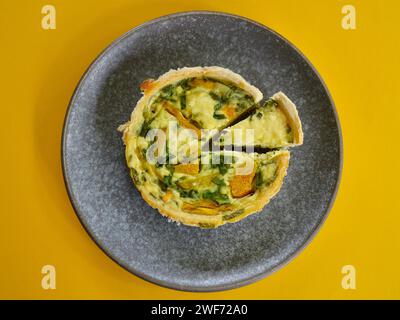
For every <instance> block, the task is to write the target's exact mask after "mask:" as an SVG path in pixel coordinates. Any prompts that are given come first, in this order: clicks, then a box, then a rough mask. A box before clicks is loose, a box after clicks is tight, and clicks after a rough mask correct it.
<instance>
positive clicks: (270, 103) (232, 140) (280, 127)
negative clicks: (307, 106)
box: [219, 92, 303, 149]
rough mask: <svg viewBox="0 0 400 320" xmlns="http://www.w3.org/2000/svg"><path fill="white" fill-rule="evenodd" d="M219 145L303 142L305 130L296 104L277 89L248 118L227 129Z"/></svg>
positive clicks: (271, 145) (264, 145) (266, 145)
mask: <svg viewBox="0 0 400 320" xmlns="http://www.w3.org/2000/svg"><path fill="white" fill-rule="evenodd" d="M219 144H220V145H222V146H228V145H234V146H240V147H243V146H254V147H261V148H269V149H274V148H282V147H292V146H296V145H301V144H303V131H302V127H301V122H300V118H299V115H298V113H297V109H296V106H295V105H294V103H293V102H292V101H290V99H289V98H288V97H287V96H286V95H285V94H284V93H283V92H278V93H276V94H274V95H273V96H272V97H271V98H270V99H269V100H267V101H266V102H265V103H264V104H263V105H262V106H259V107H257V108H256V109H255V110H253V112H252V114H251V115H249V116H248V117H247V118H246V119H244V120H242V121H240V122H238V123H237V124H235V125H233V126H231V127H229V128H227V129H225V130H224V131H223V132H222V134H221V135H220V136H219Z"/></svg>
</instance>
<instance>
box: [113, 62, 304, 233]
mask: <svg viewBox="0 0 400 320" xmlns="http://www.w3.org/2000/svg"><path fill="white" fill-rule="evenodd" d="M141 90H142V92H143V96H142V98H141V99H140V100H139V101H138V103H137V105H136V107H135V108H134V110H133V112H132V115H131V119H130V121H128V122H127V123H125V124H124V125H121V126H120V128H119V130H120V131H122V132H123V141H124V143H125V146H126V149H125V155H126V161H127V165H128V168H129V170H130V175H131V177H132V180H133V182H134V184H135V185H136V187H137V189H138V190H139V192H140V194H141V195H142V197H143V199H144V200H145V201H146V202H147V203H148V204H149V205H150V206H151V207H153V208H156V209H157V210H158V211H159V212H160V213H161V214H162V215H164V216H166V217H168V218H169V219H171V220H173V221H176V222H178V223H183V224H185V225H190V226H197V227H201V228H216V227H219V226H221V225H223V224H226V223H233V222H237V221H239V220H241V219H243V218H245V217H246V216H248V215H250V214H253V213H255V212H259V211H260V210H262V209H263V208H264V207H265V206H266V205H267V203H268V202H269V201H270V199H271V198H272V197H273V196H274V195H276V194H277V193H278V192H279V190H280V188H281V186H282V184H283V180H284V177H285V175H286V172H287V168H288V165H289V158H290V153H289V151H288V150H287V147H291V146H295V145H300V144H302V142H303V133H302V128H301V122H300V119H299V116H298V113H297V110H296V107H295V105H294V104H293V103H292V102H291V101H290V100H289V98H288V97H286V96H285V95H284V94H283V93H281V92H279V93H277V94H275V95H274V96H272V97H271V98H270V99H269V100H267V102H265V103H264V104H260V102H261V100H262V98H263V95H262V93H261V92H260V90H258V89H257V88H256V87H254V86H252V85H250V84H249V83H248V82H247V81H246V80H244V79H243V78H242V77H241V76H240V75H238V74H236V73H234V72H232V71H230V70H228V69H225V68H221V67H194V68H182V69H178V70H171V71H169V72H167V73H165V74H164V75H162V76H161V77H159V78H158V79H157V80H152V79H149V80H146V81H144V82H143V83H142V85H141ZM249 130H250V131H251V130H253V131H255V132H254V133H255V135H254V136H252V141H251V142H250V144H251V146H260V147H263V148H267V149H268V150H270V149H273V151H268V152H263V153H261V152H259V153H257V152H243V151H242V150H238V149H234V150H227V149H229V148H228V147H232V146H235V147H237V146H239V147H243V146H246V147H247V146H248V143H249V142H248V141H247V140H249V139H248V137H246V135H247V134H248V132H250V131H249ZM216 136H217V137H219V145H217V146H215V145H212V144H210V143H209V142H210V139H211V138H214V137H216ZM243 136H244V137H245V140H243V139H242V140H241V139H239V137H242V138H243ZM246 139H247V140H246ZM212 140H213V139H212ZM210 147H212V148H211V149H210ZM216 147H218V148H216ZM220 147H227V149H226V150H224V149H222V150H221V149H220Z"/></svg>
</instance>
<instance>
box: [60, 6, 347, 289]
mask: <svg viewBox="0 0 400 320" xmlns="http://www.w3.org/2000/svg"><path fill="white" fill-rule="evenodd" d="M190 15H216V16H224V17H231V18H235V19H237V20H242V21H246V22H249V23H251V24H254V25H256V26H258V27H260V28H262V29H265V30H266V31H268V32H270V33H272V34H274V35H275V36H276V37H278V38H279V39H281V40H282V41H284V42H285V43H286V44H288V45H289V46H290V47H291V48H292V49H294V50H295V51H296V52H297V53H298V54H299V55H300V56H301V58H302V59H303V60H304V61H305V62H306V63H307V65H308V66H309V67H310V68H311V70H312V71H313V72H314V74H315V75H316V76H317V78H318V80H319V81H320V82H321V84H322V86H323V88H324V90H325V92H326V94H327V97H328V99H329V102H330V104H331V106H332V110H333V115H334V118H335V121H336V125H337V128H338V138H339V170H338V174H337V179H336V184H335V188H334V191H333V193H332V195H331V199H330V201H329V205H328V207H327V209H326V210H325V213H324V214H323V216H322V218H321V219H320V220H319V222H318V223H317V225H316V226H315V227H314V229H313V230H312V232H311V233H310V234H309V235H308V237H307V239H306V241H304V243H303V244H302V245H301V246H299V247H298V248H297V250H296V251H295V252H294V253H292V254H291V255H289V256H288V257H287V258H286V259H285V260H283V261H281V262H280V263H279V264H277V265H276V266H275V267H273V268H271V269H269V270H267V271H263V272H260V273H258V274H256V275H254V276H251V277H248V278H246V279H242V280H238V281H234V282H231V283H226V284H221V285H212V286H193V285H180V284H177V283H176V282H175V283H174V282H171V281H166V280H160V279H157V278H154V277H152V276H150V275H147V274H145V273H143V272H140V271H139V270H136V269H134V268H132V267H130V266H129V265H127V264H125V263H124V262H122V261H120V260H119V258H118V257H114V256H113V254H112V253H111V252H110V250H109V249H108V248H107V246H105V244H104V243H103V241H102V240H101V239H98V238H97V237H96V236H95V235H94V233H93V232H92V231H91V230H90V226H89V224H87V223H86V221H85V219H84V215H82V212H81V210H80V208H79V203H78V201H77V200H76V199H75V197H74V195H73V192H72V190H71V187H70V179H69V176H68V172H67V168H66V149H67V148H66V140H67V138H66V136H67V133H68V132H67V129H68V126H69V122H70V114H71V112H72V110H73V107H72V106H73V105H74V104H75V99H76V97H77V93H78V92H79V90H80V88H81V85H82V83H83V82H84V81H85V80H86V78H87V76H88V75H89V73H90V72H91V71H92V69H93V68H94V66H95V65H96V64H97V63H98V62H99V61H100V60H101V59H102V58H103V56H105V55H106V54H107V53H108V52H109V51H110V50H111V49H113V48H114V47H115V46H116V45H117V44H119V43H120V42H121V41H122V40H123V39H125V38H126V37H128V36H130V35H131V34H133V33H135V32H137V31H139V30H140V29H142V28H144V27H147V26H149V25H152V24H154V23H159V22H162V21H165V20H169V19H171V18H172V19H173V18H176V17H182V16H190ZM61 167H62V175H63V180H64V185H65V188H66V191H67V194H68V198H69V200H70V203H71V205H72V208H73V209H74V212H75V214H76V216H77V217H78V220H79V222H80V223H81V225H82V226H83V228H84V229H85V231H86V233H87V234H88V235H89V237H90V238H91V239H92V240H93V241H94V243H95V244H96V245H97V246H98V247H99V248H100V250H101V251H102V252H103V253H105V254H106V256H108V257H109V258H110V259H111V260H113V261H114V262H115V263H116V264H117V265H119V266H120V267H122V268H123V269H125V270H126V271H128V272H129V273H131V274H133V275H135V276H137V277H139V278H141V279H142V280H145V281H148V282H150V283H153V284H156V285H158V286H161V287H164V288H168V289H173V290H178V291H185V292H217V291H224V290H231V289H235V288H239V287H243V286H246V285H249V284H252V283H255V282H257V281H259V280H261V279H264V278H266V277H267V276H269V275H271V274H272V273H275V272H276V271H278V270H280V269H281V268H283V267H284V266H286V265H287V264H289V263H290V262H291V261H292V260H294V259H295V258H296V257H297V256H298V255H299V254H300V253H301V252H303V251H304V249H305V248H306V247H307V246H308V245H309V244H310V242H311V241H312V240H313V239H314V238H315V237H316V235H317V234H318V232H319V231H320V230H321V228H322V226H323V225H324V224H325V221H326V220H327V218H328V216H329V214H330V212H331V210H332V207H333V204H334V203H335V200H336V197H337V194H338V190H339V186H340V182H341V179H342V173H343V136H342V128H341V124H340V120H339V115H338V112H337V109H336V105H335V102H334V100H333V98H332V95H331V93H330V91H329V89H328V87H327V86H326V84H325V81H324V80H323V78H322V77H321V75H320V74H319V72H318V71H317V69H316V68H315V67H314V65H313V64H312V63H311V62H310V60H309V59H308V58H307V57H306V56H305V55H304V54H303V53H302V52H301V51H300V50H299V49H298V48H297V47H296V46H295V45H294V44H293V43H292V42H290V41H289V40H288V39H286V38H285V37H283V36H282V35H281V34H279V33H278V32H276V31H274V30H273V29H271V28H270V27H268V26H265V25H263V24H261V23H260V22H257V21H255V20H252V19H250V18H247V17H243V16H240V15H237V14H232V13H227V12H222V11H212V10H192V11H181V12H175V13H171V14H167V15H163V16H160V17H158V18H155V19H151V20H148V21H145V22H143V23H141V24H139V25H137V26H136V27H133V28H131V29H129V30H128V31H127V32H125V33H124V34H122V35H121V36H119V37H118V38H116V39H115V40H113V41H112V42H111V43H110V44H108V45H107V46H106V47H105V49H103V50H102V51H101V52H100V53H99V54H98V55H97V56H96V57H95V58H94V59H93V61H92V62H91V63H90V64H89V66H88V67H87V68H86V70H85V72H84V73H83V74H82V76H81V78H80V80H79V81H78V83H77V85H76V87H75V89H74V91H73V93H72V96H71V99H70V101H69V103H68V107H67V109H66V112H65V116H64V122H63V126H62V134H61Z"/></svg>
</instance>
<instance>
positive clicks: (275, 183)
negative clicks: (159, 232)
mask: <svg viewBox="0 0 400 320" xmlns="http://www.w3.org/2000/svg"><path fill="white" fill-rule="evenodd" d="M132 142H133V141H131V140H128V145H127V149H126V157H127V162H128V167H129V168H130V171H131V176H132V179H133V181H134V182H135V185H136V187H137V189H138V190H139V191H140V193H141V195H142V197H143V198H144V199H145V200H146V202H147V203H148V204H149V205H150V206H152V207H153V208H156V209H158V211H159V212H160V213H161V214H163V215H165V216H167V217H168V218H170V219H172V220H174V221H177V222H181V223H184V224H186V225H192V226H199V227H202V228H216V227H218V226H220V225H223V224H225V223H228V222H236V221H238V220H241V219H243V218H244V217H246V216H248V215H249V214H252V213H255V212H258V211H260V210H261V209H262V208H263V207H264V206H265V205H266V204H267V203H268V202H269V200H270V199H271V198H272V197H273V196H274V195H275V194H276V193H277V192H278V191H279V189H280V187H281V185H282V183H283V178H284V176H285V175H286V170H287V167H288V164H289V157H290V156H289V152H288V151H286V150H283V151H273V152H269V153H265V154H257V153H244V152H238V151H216V152H206V153H203V154H202V155H201V157H200V159H198V160H197V161H195V162H194V163H187V164H176V165H171V164H164V165H151V164H149V163H148V162H146V161H144V160H143V159H142V157H141V155H140V152H139V153H137V151H136V148H135V147H134V144H131V143H132ZM198 162H199V165H198ZM182 167H186V168H187V169H188V170H182ZM193 167H196V170H190V168H193Z"/></svg>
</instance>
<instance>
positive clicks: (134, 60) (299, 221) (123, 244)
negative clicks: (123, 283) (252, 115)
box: [62, 12, 342, 291]
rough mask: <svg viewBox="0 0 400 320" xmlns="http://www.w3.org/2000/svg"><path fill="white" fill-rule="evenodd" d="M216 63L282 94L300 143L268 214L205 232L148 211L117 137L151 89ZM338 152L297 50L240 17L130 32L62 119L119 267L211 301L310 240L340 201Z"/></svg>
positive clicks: (70, 175) (89, 202) (327, 113)
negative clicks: (206, 294)
mask: <svg viewBox="0 0 400 320" xmlns="http://www.w3.org/2000/svg"><path fill="white" fill-rule="evenodd" d="M211 65H217V66H222V67H226V68H229V69H231V70H233V71H235V72H237V73H239V74H241V75H242V76H243V77H244V78H245V79H247V80H248V81H250V82H251V83H252V84H254V85H255V86H257V87H258V88H259V89H260V90H261V91H262V92H263V93H264V97H268V96H270V95H272V94H273V93H275V92H277V91H279V90H282V91H283V92H285V93H286V94H287V95H288V96H289V97H290V98H291V99H292V100H293V101H294V102H295V103H296V105H297V106H298V110H299V114H300V117H301V120H302V123H303V129H304V136H305V142H304V145H303V146H301V147H299V148H294V149H292V157H291V161H290V162H291V163H290V166H289V171H288V175H287V177H286V179H285V182H284V185H283V187H282V189H281V191H280V193H279V194H278V195H277V196H276V197H275V198H274V199H273V200H272V201H271V202H270V204H269V205H268V206H267V207H265V208H264V210H263V211H262V212H261V213H259V214H256V215H253V216H250V217H248V218H246V219H244V220H242V221H240V222H239V223H236V224H228V225H225V226H222V227H220V228H218V229H216V230H202V229H198V228H193V227H186V226H182V225H177V224H175V223H169V222H168V221H167V219H165V218H164V217H162V216H161V215H160V214H158V213H157V211H156V210H154V209H152V208H150V207H149V206H148V205H147V204H146V203H145V202H144V200H143V199H142V198H141V196H140V195H139V193H138V191H137V190H136V189H135V187H134V185H133V183H132V182H131V180H130V177H129V173H128V169H127V167H126V166H125V160H124V146H123V143H122V140H121V135H120V134H119V133H118V132H117V130H116V128H117V127H118V125H119V124H121V123H124V122H125V121H127V120H128V119H129V116H130V113H131V112H132V109H133V107H134V106H135V104H136V102H137V100H138V99H139V97H140V96H141V94H140V91H139V84H140V83H141V81H143V80H144V79H147V78H155V77H158V76H159V75H161V74H163V73H164V72H166V71H168V70H169V69H171V68H179V67H185V66H211ZM341 145H342V144H341V135H340V126H339V123H338V119H337V115H336V112H335V108H334V105H333V103H332V100H331V98H330V96H329V93H328V91H327V89H326V87H325V86H324V84H323V82H322V80H321V78H320V77H319V76H318V74H317V72H316V71H315V69H314V68H313V67H312V66H311V65H310V63H309V62H308V61H307V60H306V58H305V57H304V56H303V55H302V54H301V53H300V52H299V51H298V50H297V49H296V48H294V47H293V45H291V44H290V43H289V42H288V41H287V40H285V39H283V38H282V37H281V36H279V35H278V34H276V33H275V32H273V31H271V30H269V29H268V28H266V27H264V26H262V25H260V24H258V23H256V22H253V21H250V20H247V19H245V18H241V17H237V16H232V15H228V14H223V13H215V12H187V13H179V14H175V15H170V16H166V17H162V18H159V19H156V20H153V21H150V22H148V23H145V24H143V25H141V26H139V27H137V28H135V29H132V30H131V31H129V32H128V33H126V34H125V35H124V36H122V37H121V38H119V39H118V40H116V41H115V42H114V43H113V44H112V45H110V46H109V47H108V48H107V49H106V50H105V51H104V52H103V53H102V54H101V55H100V56H99V57H98V58H97V59H96V61H95V62H94V63H93V64H92V65H91V66H90V68H89V69H88V71H87V72H86V74H85V75H84V76H83V78H82V80H81V82H80V83H79V85H78V87H77V89H76V91H75V93H74V96H73V98H72V100H71V103H70V106H69V109H68V112H67V115H66V120H65V126H64V132H63V142H62V152H63V170H64V177H65V181H66V185H67V189H68V193H69V196H70V198H71V201H72V204H73V206H74V208H75V211H76V213H77V215H78V216H79V218H80V220H81V222H82V224H83V225H84V227H85V228H86V230H87V231H88V232H89V234H90V235H91V236H92V237H93V239H94V240H95V241H96V242H97V244H98V245H99V246H100V247H101V248H102V249H103V250H104V251H105V252H106V253H107V254H108V255H109V256H110V257H111V258H112V259H114V260H115V261H116V262H117V263H119V264H120V265H121V266H123V267H124V268H126V269H127V270H129V271H131V272H132V273H134V274H136V275H138V276H139V277H142V278H144V279H147V280H149V281H152V282H154V283H157V284H159V285H163V286H166V287H170V288H175V289H180V290H190V291H214V290H225V289H229V288H234V287H238V286H242V285H245V284H248V283H251V282H253V281H256V280H258V279H261V278H262V277H264V276H266V275H267V274H269V273H271V272H273V271H275V270H276V269H278V268H279V267H281V266H283V265H284V264H286V263H287V262H288V261H289V260H290V259H291V258H293V257H294V256H295V255H296V254H297V253H298V252H299V251H301V249H302V248H303V247H304V246H305V245H306V244H307V243H308V242H309V241H310V239H311V238H312V237H313V235H314V234H315V232H316V231H317V230H318V228H319V227H320V226H321V224H322V222H323V221H324V220H325V218H326V216H327V214H328V211H329V209H330V207H331V205H332V202H333V200H334V197H335V194H336V190H337V187H338V183H339V179H340V174H341V163H342V148H341Z"/></svg>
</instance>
